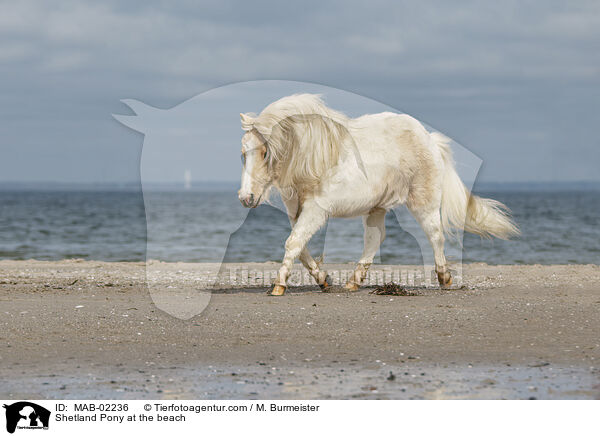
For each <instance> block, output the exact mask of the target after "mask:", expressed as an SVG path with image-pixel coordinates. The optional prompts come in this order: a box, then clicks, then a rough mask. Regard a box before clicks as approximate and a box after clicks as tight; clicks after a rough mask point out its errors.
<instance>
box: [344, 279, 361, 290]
mask: <svg viewBox="0 0 600 436" xmlns="http://www.w3.org/2000/svg"><path fill="white" fill-rule="evenodd" d="M358 288H359V286H358V283H355V282H352V281H350V282H348V283H346V284H345V285H344V289H345V290H347V291H351V292H354V291H358Z"/></svg>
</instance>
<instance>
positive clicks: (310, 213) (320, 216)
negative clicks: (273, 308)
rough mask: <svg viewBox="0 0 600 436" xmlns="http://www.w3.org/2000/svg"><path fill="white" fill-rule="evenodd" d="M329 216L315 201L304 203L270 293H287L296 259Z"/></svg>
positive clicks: (286, 243)
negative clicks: (288, 281) (288, 280)
mask: <svg viewBox="0 0 600 436" xmlns="http://www.w3.org/2000/svg"><path fill="white" fill-rule="evenodd" d="M327 218H328V214H327V212H326V211H325V210H324V209H323V208H321V207H320V206H318V205H317V204H316V203H315V202H314V201H312V202H307V203H305V204H304V205H303V207H302V212H301V213H300V216H299V217H298V219H297V221H296V224H295V225H294V228H293V229H292V232H291V233H290V236H289V237H288V239H287V241H286V242H285V256H284V257H283V262H282V265H281V268H280V269H279V272H278V273H277V279H276V280H275V286H273V289H272V291H271V293H270V295H283V294H284V293H285V290H286V288H287V279H288V277H289V276H290V272H291V270H292V266H293V265H294V261H295V260H296V259H297V258H298V256H300V253H302V250H304V248H305V247H306V244H307V243H308V241H309V240H310V238H312V236H313V235H314V234H315V233H316V232H317V231H318V230H319V229H320V228H321V226H323V224H325V223H326V222H327ZM313 261H314V260H313Z"/></svg>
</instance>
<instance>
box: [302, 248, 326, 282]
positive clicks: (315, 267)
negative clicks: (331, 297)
mask: <svg viewBox="0 0 600 436" xmlns="http://www.w3.org/2000/svg"><path fill="white" fill-rule="evenodd" d="M300 262H302V265H304V267H305V268H306V269H307V270H308V272H309V273H310V275H311V276H313V278H314V279H315V281H316V282H317V285H319V287H320V288H321V289H323V290H326V289H328V288H329V287H330V286H331V283H332V282H331V278H330V277H329V275H328V274H327V271H321V268H320V267H319V263H317V261H316V260H315V259H314V258H313V257H312V256H311V255H310V252H309V251H308V247H306V246H305V247H304V249H303V250H302V252H301V253H300Z"/></svg>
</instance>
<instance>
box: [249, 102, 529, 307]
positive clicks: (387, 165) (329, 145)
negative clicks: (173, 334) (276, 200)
mask: <svg viewBox="0 0 600 436" xmlns="http://www.w3.org/2000/svg"><path fill="white" fill-rule="evenodd" d="M240 116H241V118H242V129H243V130H245V131H246V133H245V134H244V136H243V137H242V161H243V164H244V168H243V171H242V182H241V188H240V190H239V193H238V195H239V199H240V201H241V202H242V204H243V205H244V206H246V207H256V206H258V205H259V204H260V203H261V202H262V201H265V200H266V199H267V198H268V193H269V190H270V189H271V188H272V187H275V188H276V189H278V190H279V192H280V193H281V197H282V199H283V201H284V203H285V206H286V208H287V212H288V216H289V218H290V222H291V224H292V232H291V234H290V236H289V237H288V239H287V241H286V243H285V256H284V258H283V263H282V265H281V268H280V269H279V272H278V274H277V278H276V280H275V285H274V287H273V289H272V291H271V294H272V295H283V293H284V292H285V289H286V287H287V284H286V283H287V279H288V276H289V275H290V271H291V269H292V265H293V263H294V261H295V260H296V259H297V258H298V257H299V258H300V261H301V262H302V264H303V265H304V266H305V267H306V268H307V269H308V271H309V272H310V274H311V275H312V276H313V277H314V278H315V280H316V281H317V283H318V284H319V286H321V287H322V288H327V287H328V286H329V285H330V282H331V281H330V280H329V279H328V277H327V273H326V272H325V271H321V270H320V268H319V264H318V263H317V262H316V261H315V260H314V259H313V258H312V256H311V255H310V253H309V252H308V249H307V248H306V245H307V243H308V241H309V240H310V238H311V237H312V236H313V235H314V234H315V233H316V232H317V231H318V230H319V228H321V226H323V225H324V224H325V223H326V222H327V220H328V219H329V218H330V217H356V216H362V217H363V224H364V249H363V254H362V257H361V258H360V260H359V261H358V265H357V267H356V269H355V271H354V274H353V276H352V277H351V279H350V280H349V281H348V283H346V285H345V287H346V288H347V289H349V290H356V289H358V287H359V285H360V284H361V283H362V281H363V280H364V278H365V277H366V275H367V270H368V268H369V266H370V265H371V263H372V262H373V258H374V257H375V254H376V253H377V250H378V249H379V245H380V244H381V243H382V242H383V239H384V237H385V225H384V223H385V214H386V212H387V211H388V210H390V209H392V208H394V207H396V206H398V205H401V204H406V206H407V207H408V209H409V210H410V211H411V213H412V214H413V216H414V217H415V218H416V220H417V221H418V222H419V224H420V225H421V227H422V228H423V230H424V231H425V233H426V235H427V237H428V239H429V241H430V242H431V246H432V247H433V252H434V258H435V270H436V273H437V278H438V281H439V283H440V285H441V286H449V285H450V284H451V283H452V277H451V275H450V271H449V268H448V265H447V262H446V257H445V255H444V233H452V231H453V229H457V228H462V229H464V230H466V231H468V232H471V233H475V234H478V235H481V236H483V237H492V236H495V237H497V238H502V239H508V238H509V237H510V236H513V235H517V234H518V233H519V231H518V229H517V227H516V226H515V224H514V223H513V222H512V221H511V219H510V217H509V215H508V211H507V209H506V207H505V206H504V205H503V204H501V203H499V202H497V201H495V200H490V199H485V198H480V197H477V196H475V195H473V194H471V193H470V192H469V191H468V190H467V188H466V187H465V185H464V184H463V183H462V181H461V180H460V178H459V176H458V174H457V173H456V170H455V169H454V162H453V159H452V151H451V149H450V146H449V144H448V143H449V141H450V140H449V139H448V138H447V137H445V136H444V135H442V134H440V133H429V132H428V131H427V130H426V129H425V128H424V127H423V125H422V124H421V123H420V122H419V121H417V120H416V119H414V118H412V117H410V116H408V115H401V114H395V113H390V112H383V113H380V114H374V115H364V116H361V117H359V118H354V119H351V118H348V117H346V116H345V115H343V114H342V113H340V112H337V111H334V110H332V109H330V108H328V107H327V106H325V104H324V103H323V102H322V101H321V99H320V98H319V96H318V95H311V94H299V95H292V96H289V97H284V98H282V99H280V100H278V101H276V102H274V103H271V104H270V105H269V106H267V107H266V108H265V109H264V110H263V111H262V112H261V113H260V115H258V116H252V115H249V114H240Z"/></svg>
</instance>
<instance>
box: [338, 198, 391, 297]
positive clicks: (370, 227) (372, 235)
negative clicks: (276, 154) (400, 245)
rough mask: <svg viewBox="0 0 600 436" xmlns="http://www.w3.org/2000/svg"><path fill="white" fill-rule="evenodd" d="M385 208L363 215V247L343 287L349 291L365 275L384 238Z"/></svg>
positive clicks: (360, 282) (358, 284)
mask: <svg viewBox="0 0 600 436" xmlns="http://www.w3.org/2000/svg"><path fill="white" fill-rule="evenodd" d="M386 212H387V211H386V210H385V209H373V210H372V211H371V212H370V213H369V215H366V216H364V217H363V227H364V229H365V231H364V248H363V253H362V256H361V258H360V260H359V261H358V265H356V269H355V270H354V273H353V274H352V277H350V279H349V280H348V282H347V283H346V285H345V286H344V288H346V289H347V290H349V291H356V290H357V289H358V288H359V287H360V285H361V284H362V282H363V280H364V279H365V277H366V276H367V272H368V271H369V267H370V266H371V264H372V263H373V258H374V257H375V255H376V254H377V250H379V246H380V245H381V243H382V242H383V240H384V239H385V214H386Z"/></svg>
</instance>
